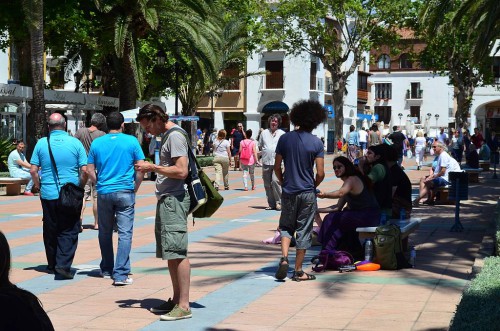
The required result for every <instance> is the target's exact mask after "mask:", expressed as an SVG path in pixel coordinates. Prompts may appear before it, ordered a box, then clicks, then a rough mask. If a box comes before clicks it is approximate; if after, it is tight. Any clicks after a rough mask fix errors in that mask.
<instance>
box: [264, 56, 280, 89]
mask: <svg viewBox="0 0 500 331" xmlns="http://www.w3.org/2000/svg"><path fill="white" fill-rule="evenodd" d="M282 88H283V61H266V89H282Z"/></svg>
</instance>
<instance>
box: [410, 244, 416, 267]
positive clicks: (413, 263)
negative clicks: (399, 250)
mask: <svg viewBox="0 0 500 331" xmlns="http://www.w3.org/2000/svg"><path fill="white" fill-rule="evenodd" d="M416 259H417V251H416V250H415V246H413V247H412V248H411V251H410V264H411V265H412V268H415V260H416Z"/></svg>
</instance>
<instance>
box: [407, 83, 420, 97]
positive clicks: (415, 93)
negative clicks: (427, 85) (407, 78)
mask: <svg viewBox="0 0 500 331" xmlns="http://www.w3.org/2000/svg"><path fill="white" fill-rule="evenodd" d="M410 97H411V98H410V99H422V90H421V89H420V83H411V90H410Z"/></svg>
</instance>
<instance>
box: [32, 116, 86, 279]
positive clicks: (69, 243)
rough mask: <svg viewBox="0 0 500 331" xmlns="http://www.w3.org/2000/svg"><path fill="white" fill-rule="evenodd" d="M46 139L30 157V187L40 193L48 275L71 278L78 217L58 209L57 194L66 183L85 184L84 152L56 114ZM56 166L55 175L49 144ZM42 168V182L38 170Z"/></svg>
mask: <svg viewBox="0 0 500 331" xmlns="http://www.w3.org/2000/svg"><path fill="white" fill-rule="evenodd" d="M48 124H49V137H48V138H42V139H40V140H39V141H38V142H37V144H36V146H35V149H34V151H33V155H32V156H31V168H30V173H31V177H32V178H33V187H34V188H36V189H38V188H40V186H41V190H40V201H41V203H42V209H43V243H44V245H45V254H46V256H47V263H48V267H47V270H48V271H49V272H51V273H52V272H54V271H55V272H57V273H58V274H60V275H61V276H62V277H64V278H68V279H71V278H73V275H72V273H71V264H72V263H73V258H74V257H75V252H76V247H77V244H78V233H79V231H80V214H79V213H78V214H77V215H68V214H67V213H65V212H63V211H61V210H60V209H59V207H58V199H59V192H60V190H61V187H62V186H63V185H64V184H66V183H73V184H75V185H80V186H81V187H83V186H84V185H85V183H86V182H87V174H86V172H85V170H86V165H87V153H86V152H85V148H84V147H83V145H82V143H81V142H80V141H79V140H78V139H76V138H74V137H71V136H70V135H68V133H67V132H66V131H65V128H66V120H65V118H64V117H63V116H62V115H61V114H58V113H54V114H52V115H50V117H49V122H48ZM49 142H50V149H51V150H52V154H53V156H54V163H55V165H56V167H57V173H58V177H59V180H58V179H57V176H55V170H54V167H53V164H52V162H51V159H50V154H49V148H48V143H49ZM40 168H42V175H41V176H42V182H41V184H42V185H40V178H39V177H38V170H39V169H40Z"/></svg>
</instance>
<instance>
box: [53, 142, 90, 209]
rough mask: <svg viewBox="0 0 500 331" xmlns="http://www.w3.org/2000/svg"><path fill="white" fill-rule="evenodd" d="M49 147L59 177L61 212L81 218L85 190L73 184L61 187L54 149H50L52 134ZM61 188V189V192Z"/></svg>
mask: <svg viewBox="0 0 500 331" xmlns="http://www.w3.org/2000/svg"><path fill="white" fill-rule="evenodd" d="M47 145H48V146H49V155H50V162H51V163H52V166H53V167H54V170H55V172H56V177H57V185H56V186H57V190H58V191H59V199H58V205H59V210H60V211H61V212H63V213H65V214H67V215H72V216H77V215H78V216H80V213H81V212H82V207H83V195H84V193H85V190H84V189H83V188H81V187H80V186H78V185H75V184H73V183H66V184H64V185H63V186H61V182H60V181H59V173H58V171H57V165H56V162H55V160H54V155H53V154H52V149H51V148H50V134H49V136H48V137H47ZM59 187H61V189H60V190H59Z"/></svg>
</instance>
